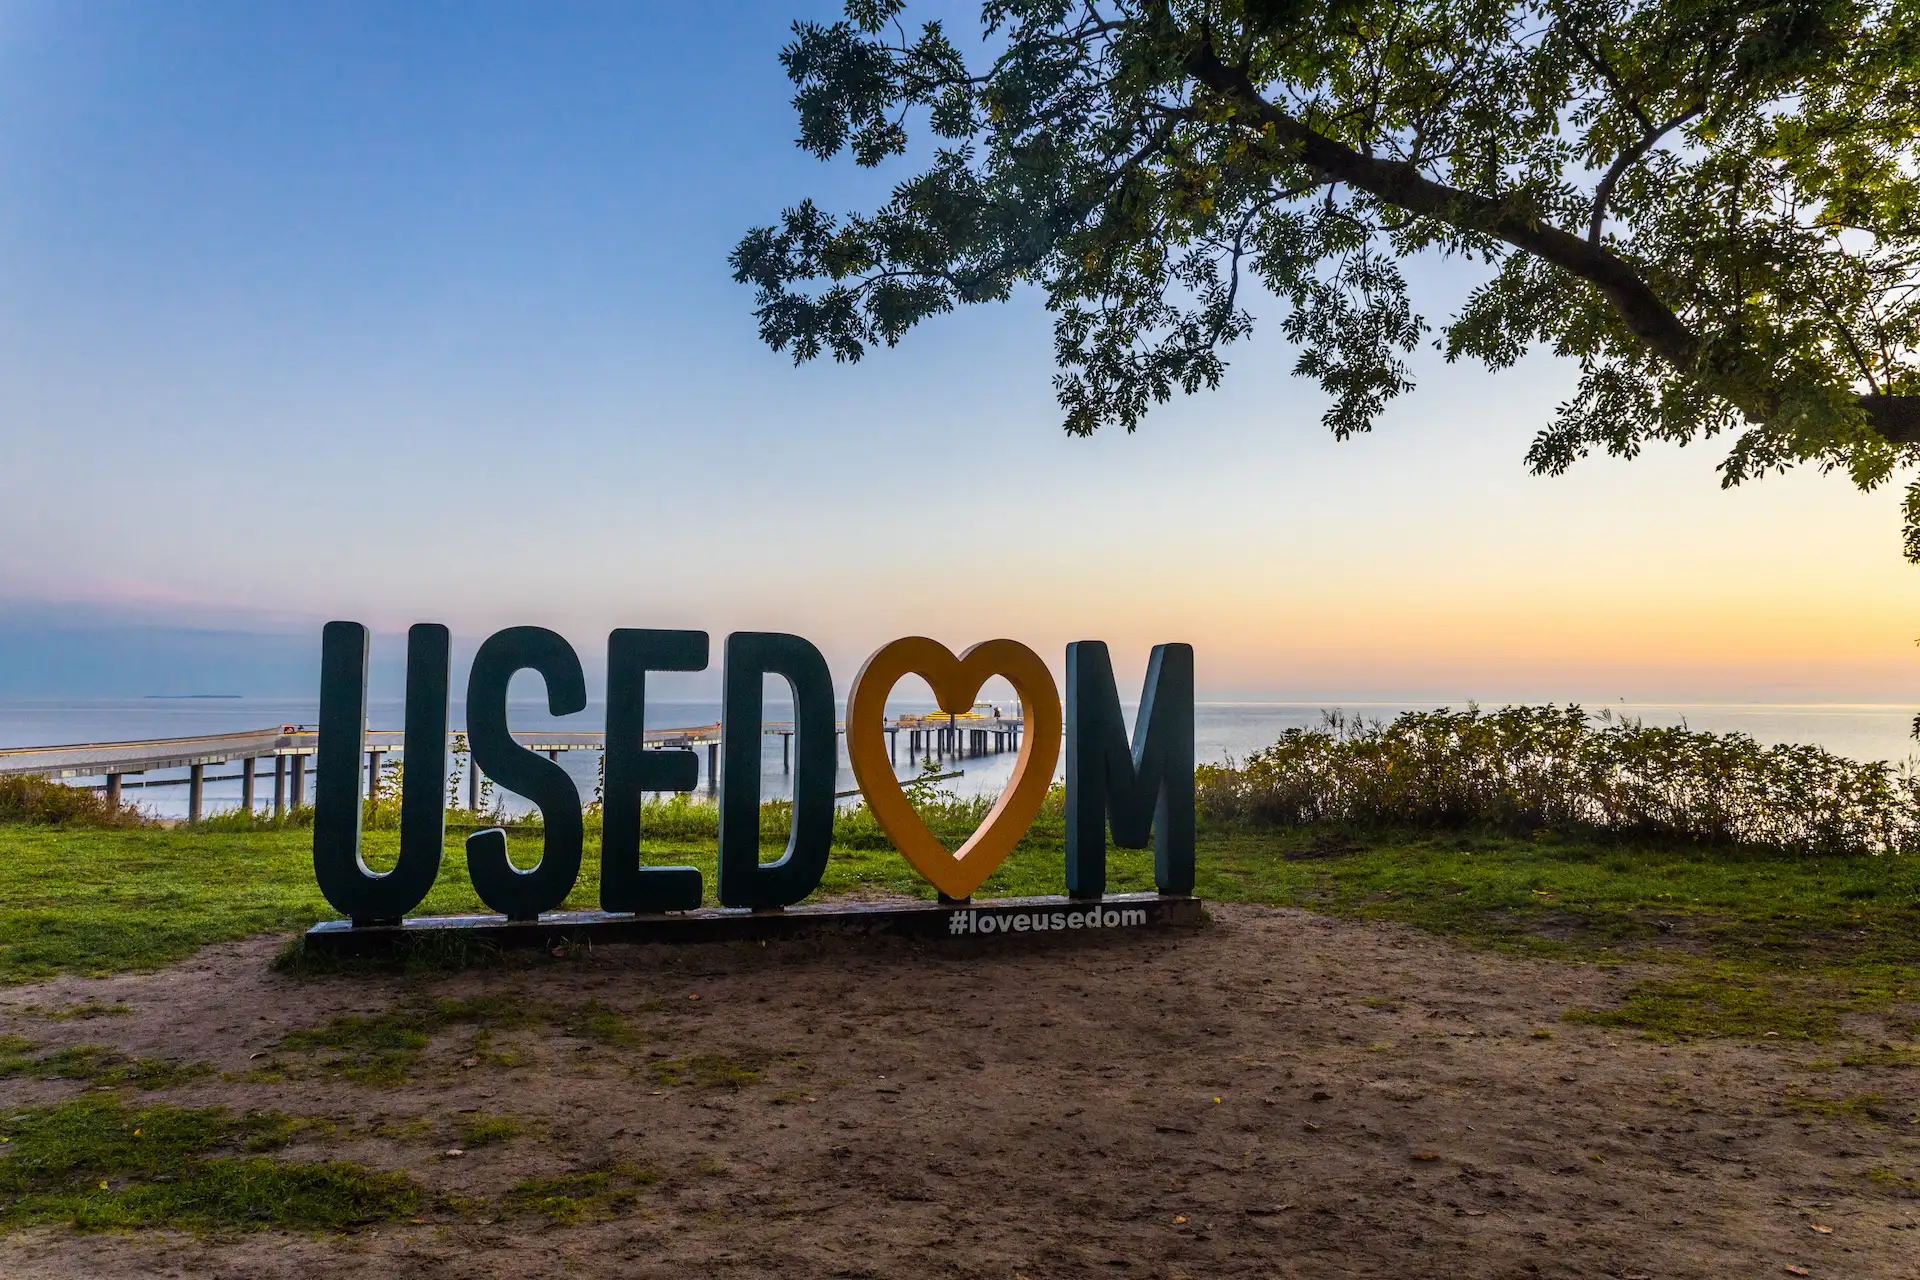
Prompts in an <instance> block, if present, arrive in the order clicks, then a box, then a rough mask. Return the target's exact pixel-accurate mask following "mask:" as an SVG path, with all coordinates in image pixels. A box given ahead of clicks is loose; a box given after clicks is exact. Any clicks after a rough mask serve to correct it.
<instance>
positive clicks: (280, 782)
mask: <svg viewBox="0 0 1920 1280" xmlns="http://www.w3.org/2000/svg"><path fill="white" fill-rule="evenodd" d="M286 812H287V758H286V757H285V756H283V755H276V756H274V758H273V816H274V817H276V818H279V817H283V816H285V814H286Z"/></svg>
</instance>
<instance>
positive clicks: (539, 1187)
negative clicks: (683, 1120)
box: [500, 1162, 663, 1226]
mask: <svg viewBox="0 0 1920 1280" xmlns="http://www.w3.org/2000/svg"><path fill="white" fill-rule="evenodd" d="M662 1177H663V1175H662V1174H661V1173H660V1171H659V1170H657V1169H652V1168H648V1167H646V1166H643V1165H635V1164H628V1163H625V1162H622V1163H617V1164H611V1165H607V1166H605V1167H604V1168H600V1169H594V1170H590V1171H588V1172H586V1173H569V1174H564V1175H562V1176H560V1177H557V1178H528V1179H525V1180H524V1181H522V1182H519V1183H516V1184H515V1185H514V1186H513V1188H512V1189H511V1190H510V1191H508V1192H507V1194H506V1195H504V1196H502V1197H501V1199H500V1210H501V1212H503V1213H507V1214H521V1215H538V1216H540V1217H544V1218H545V1219H546V1220H547V1221H548V1222H550V1223H552V1224H553V1225H554V1226H568V1225H571V1224H573V1223H576V1222H582V1221H585V1220H587V1219H589V1218H606V1217H612V1216H613V1215H614V1214H616V1213H620V1212H623V1211H624V1210H627V1209H630V1208H632V1207H633V1205H634V1204H636V1203H637V1202H638V1201H639V1199H640V1192H641V1190H643V1189H644V1188H646V1187H650V1186H653V1185H654V1184H656V1183H658V1182H660V1181H661V1179H662Z"/></svg>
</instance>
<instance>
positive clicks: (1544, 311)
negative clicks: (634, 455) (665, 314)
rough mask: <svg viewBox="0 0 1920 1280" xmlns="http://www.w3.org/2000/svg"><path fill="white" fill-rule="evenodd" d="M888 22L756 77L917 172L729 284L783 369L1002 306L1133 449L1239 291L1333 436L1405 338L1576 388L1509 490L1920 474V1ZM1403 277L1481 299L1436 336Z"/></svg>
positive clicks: (1210, 358) (1563, 2)
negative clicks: (1538, 481)
mask: <svg viewBox="0 0 1920 1280" xmlns="http://www.w3.org/2000/svg"><path fill="white" fill-rule="evenodd" d="M906 7H907V6H906V4H905V0H848V3H847V6H846V18H845V19H844V20H843V21H840V22H836V23H833V24H830V25H828V24H821V23H813V22H800V23H796V24H795V27H794V39H793V41H792V43H790V44H789V45H788V46H787V47H786V48H785V49H784V50H783V51H782V53H781V60H782V62H783V63H784V64H785V66H786V70H787V74H788V76H789V77H790V78H791V79H792V81H793V83H794V84H795V85H796V86H797V88H798V92H797V94H796V96H795V98H794V104H795V106H796V108H797V109H798V111H799V116H800V138H799V143H800V145H801V146H802V147H803V148H805V149H806V150H808V151H810V152H812V153H813V154H815V155H817V156H819V157H821V158H822V159H827V158H830V157H833V156H836V155H838V154H839V153H840V152H842V151H850V152H851V153H852V154H853V157H854V159H855V160H856V161H857V162H859V163H860V164H862V165H868V166H873V165H879V164H881V163H882V162H884V161H886V160H887V159H888V158H889V157H893V156H898V155H901V154H902V153H904V152H905V151H906V149H907V146H908V140H909V129H910V128H913V129H927V130H930V131H931V133H932V135H933V137H934V138H935V139H937V148H936V149H935V150H934V152H933V155H932V159H931V162H930V163H929V164H928V165H927V167H926V169H925V171H924V172H922V173H920V174H918V175H917V176H914V177H911V178H909V179H907V180H906V181H905V182H902V183H901V184H900V185H899V186H898V187H897V188H895V190H894V192H893V195H892V198H891V199H889V200H888V201H887V202H886V204H885V205H883V206H882V207H881V208H879V209H877V210H875V211H874V212H872V213H870V214H857V215H852V216H847V217H844V218H841V217H836V216H834V215H832V214H830V213H827V212H824V211H822V210H821V209H819V208H818V207H816V206H815V205H814V204H813V203H812V202H811V201H807V202H803V203H801V204H799V205H796V206H795V207H793V208H790V209H788V210H786V211H785V212H784V213H783V214H782V216H781V219H780V223H779V225H778V226H773V227H761V228H756V229H754V230H752V231H750V232H749V233H748V234H747V235H746V236H745V237H744V238H743V239H742V240H741V241H740V243H739V245H738V247H737V248H736V249H735V250H734V253H733V255H732V264H733V267H734V269H735V275H736V278H737V279H739V280H740V281H742V282H743V283H751V284H753V285H755V286H756V287H757V289H758V303H757V313H756V314H757V315H758V318H759V321H760V331H761V335H762V337H763V338H764V339H765V340H766V341H767V342H768V343H769V344H770V345H771V346H773V347H774V348H775V349H776V350H788V351H791V352H792V353H793V356H794V358H795V360H796V361H804V360H810V359H813V358H815V357H816V356H819V355H821V354H822V353H824V352H828V351H830V352H831V353H832V354H833V355H834V357H835V358H836V359H840V360H857V359H859V358H860V357H861V355H862V354H863V353H864V352H865V351H866V350H867V348H868V347H870V346H872V345H873V344H875V343H886V344H888V345H892V344H894V343H896V342H898V341H899V339H900V337H901V335H902V334H903V333H905V331H906V330H907V329H909V328H911V327H912V326H913V325H914V324H916V323H918V322H919V321H921V320H923V319H925V318H926V317H928V316H932V315H937V314H939V313H941V312H945V311H947V310H950V309H951V308H953V307H954V306H955V305H957V304H960V303H974V302H989V301H999V300H1003V299H1005V298H1006V297H1008V295H1009V294H1010V293H1011V292H1012V290H1013V288H1014V287H1015V286H1016V285H1019V284H1032V285H1036V286H1038V287H1039V288H1040V289H1042V290H1043V291H1044V292H1045V295H1046V300H1047V305H1048V307H1049V309H1050V310H1051V311H1052V312H1053V314H1054V316H1055V321H1054V344H1055V353H1056V359H1057V362H1058V365H1059V373H1058V375H1057V376H1056V378H1055V387H1056V390H1057V392H1058V396H1059V400H1060V405H1061V407H1062V409H1063V410H1064V412H1065V419H1066V421H1065V425H1066V429H1067V430H1068V431H1070V432H1074V433H1076V434H1086V433H1089V432H1092V431H1094V430H1095V429H1097V428H1098V427H1100V426H1102V425H1106V424H1110V423H1117V424H1120V425H1122V426H1124V427H1126V428H1127V429H1128V430H1132V429H1133V428H1134V427H1135V426H1136V425H1137V424H1138V423H1139V421H1140V419H1141V417H1142V415H1144V414H1145V413H1146V411H1147V410H1148V408H1149V407H1150V406H1151V405H1153V404H1155V403H1162V402H1165V401H1166V400H1168V399H1169V398H1170V397H1171V396H1172V394H1173V392H1174V390H1175V388H1178V389H1179V390H1181V391H1183V392H1187V393H1192V392H1195V391H1197V390H1199V389H1200V388H1202V387H1209V388H1211V387H1214V386H1216V385H1218V383H1219V381H1220V377H1221V374H1222V372H1223V370H1224V368H1225V364H1224V361H1223V358H1222V352H1223V350H1224V349H1225V348H1226V347H1227V346H1228V345H1230V344H1231V343H1233V342H1236V341H1238V340H1240V339H1241V338H1244V337H1246V336H1247V335H1248V334H1249V333H1250V332H1251V330H1252V327H1253V322H1254V317H1253V315H1252V312H1251V310H1250V309H1249V306H1248V301H1249V295H1250V294H1251V293H1252V292H1253V291H1252V290H1251V289H1250V288H1249V287H1248V286H1249V282H1250V281H1257V282H1259V284H1260V285H1261V286H1264V289H1265V290H1266V291H1267V293H1268V294H1270V295H1271V296H1272V297H1273V298H1275V299H1277V300H1278V302H1279V304H1280V306H1281V308H1282V310H1283V314H1282V316H1281V318H1280V327H1281V331H1282V332H1283V334H1284V335H1285V336H1286V338H1287V339H1288V340H1289V341H1291V342H1293V343H1294V344H1296V345H1297V346H1298V349H1299V357H1298V361H1297V363H1296V366H1295V369H1296V372H1297V373H1299V374H1302V375H1304V376H1307V377H1310V378H1313V379H1314V380H1316V381H1317V382H1318V383H1319V384H1320V385H1321V386H1322V387H1323V388H1325V390H1326V391H1327V393H1328V394H1329V395H1330V396H1331V398H1332V401H1331V405H1330V407H1329V408H1328V410H1327V412H1326V422H1327V425H1328V426H1329V427H1331V428H1332V430H1333V431H1334V433H1335V434H1336V435H1338V436H1341V437H1345V436H1347V435H1349V434H1351V433H1352V432H1355V431H1365V430H1368V429H1369V428H1370V427H1371V425H1372V423H1373V421H1374V419H1375V418H1376V417H1378V416H1379V414H1380V413H1381V411H1382V410H1383V409H1384V408H1385V407H1386V405H1387V403H1388V402H1389V401H1391V400H1392V399H1394V398H1395V397H1396V396H1399V395H1401V394H1402V393H1404V392H1406V391H1408V390H1410V389H1411V388H1412V385H1413V383H1412V379H1411V378H1410V376H1409V369H1408V364H1407V355H1408V353H1409V352H1411V351H1413V350H1414V349H1415V348H1416V347H1417V346H1418V344H1419V343H1420V342H1422V341H1423V340H1426V339H1427V338H1428V337H1429V335H1430V334H1431V335H1432V339H1433V341H1435V343H1436V345H1437V346H1438V347H1439V348H1440V349H1441V350H1442V351H1443V352H1444V353H1445V354H1446V357H1447V358H1448V359H1449V360H1457V359H1460V358H1462V357H1470V358H1473V359H1477V360H1480V361H1482V362H1484V363H1485V364H1486V365H1488V366H1489V367H1491V368H1494V369H1500V368H1504V367H1506V366H1508V365H1511V364H1513V363H1514V362H1515V361H1516V360H1517V359H1519V357H1520V356H1521V355H1522V354H1523V353H1524V352H1526V351H1527V350H1529V349H1530V348H1533V347H1535V346H1547V347H1550V348H1551V349H1552V350H1553V351H1554V352H1556V353H1557V354H1559V355H1561V356H1564V357H1567V358H1569V359H1571V360H1574V361H1577V362H1578V365H1579V370H1580V377H1579V383H1578V387H1577V389H1576V391H1575V392H1574V394H1573V396H1572V398H1571V399H1569V400H1568V401H1567V402H1566V403H1564V404H1562V405H1561V406H1560V407H1559V410H1558V412H1557V413H1556V415H1555V416H1554V419H1553V421H1552V422H1551V423H1550V424H1549V425H1547V426H1546V427H1545V428H1544V429H1543V430H1542V431H1541V432H1540V433H1539V435H1538V436H1537V437H1536V439H1535V440H1534V442H1533V445H1532V448H1531V449H1530V451H1529V453H1528V459H1527V460H1528V462H1529V464H1530V465H1531V466H1532V468H1533V469H1534V470H1536V471H1538V472H1546V473H1558V472H1560V471H1563V470H1564V469H1566V468H1567V467H1568V466H1569V465H1570V464H1571V463H1573V462H1574V461H1575V460H1576V459H1578V458H1580V457H1581V456H1583V455H1585V454H1587V453H1588V452H1590V451H1591V450H1594V449H1596V448H1599V449H1605V450H1606V451H1608V452H1610V453H1614V454H1618V455H1622V456H1628V457H1631V456H1633V455H1635V454H1636V453H1637V452H1638V451H1639V450H1640V448H1641V447H1642V445H1643V444H1644V443H1645V442H1647V441H1649V440H1666V441H1672V442H1676V443H1682V444H1684V443H1686V442H1687V441H1690V440H1693V439H1695V438H1698V437H1702V436H1714V435H1719V434H1721V433H1726V434H1727V435H1728V436H1729V438H1730V440H1731V449H1730V452H1729V453H1728V456H1727V457H1726V459H1725V461H1724V463H1723V464H1722V467H1721V471H1722V476H1723V479H1724V482H1725V483H1727V484H1737V483H1739V482H1740V481H1742V480H1745V479H1748V478H1751V477H1754V476H1757V475H1760V474H1763V473H1765V472H1767V471H1769V470H1784V469H1785V468H1787V467H1789V466H1792V465H1795V464H1798V463H1813V464H1815V465H1818V466H1819V467H1821V468H1823V469H1827V468H1836V467H1837V468H1842V469H1844V470H1845V471H1846V472H1847V473H1848V474H1849V475H1850V476H1851V477H1852V479H1853V480H1854V481H1855V482H1856V483H1857V484H1859V485H1861V486H1862V487H1872V486H1874V485H1877V484H1879V483H1881V482H1883V481H1885V480H1886V479H1888V478H1889V477H1890V476H1891V475H1892V474H1893V472H1894V471H1895V470H1896V469H1897V468H1898V467H1899V466H1900V465H1901V464H1902V463H1903V462H1905V461H1907V460H1908V458H1909V455H1910V454H1911V453H1912V449H1913V445H1914V443H1915V442H1917V441H1920V360H1917V359H1916V355H1915V347H1916V337H1917V336H1920V301H1917V300H1916V297H1915V289H1916V283H1920V281H1916V274H1915V255H1916V251H1917V250H1920V174H1917V170H1916V163H1915V160H1916V157H1915V138H1916V130H1917V129H1920V0H1880V2H1874V0H1647V2H1644V3H1635V2H1633V0H1541V2H1539V3H1525V4H1501V3H1490V2H1488V0H1318V2H1315V0H1092V2H1089V0H986V3H984V4H983V5H982V7H981V39H980V40H979V41H977V42H975V43H976V45H977V51H976V52H975V53H974V54H973V55H972V56H971V57H970V56H969V55H968V54H967V53H964V52H963V51H962V49H961V47H960V46H959V45H958V44H956V43H955V41H954V40H953V39H951V38H950V37H949V35H948V34H947V31H946V30H945V29H944V28H943V26H942V24H941V23H939V22H937V21H928V22H925V23H923V24H921V25H919V26H918V28H917V30H915V29H911V28H910V27H909V26H908V25H907V23H906V22H905V20H904V11H905V9H906ZM1418 254H1437V255H1443V256H1460V257H1464V258H1467V259H1469V260H1472V261H1474V262H1476V263H1481V264H1484V269H1485V280H1484V282H1483V283H1482V284H1480V285H1479V286H1478V287H1477V288H1475V289H1473V290H1472V292H1471V293H1470V294H1469V295H1468V296H1467V297H1466V298H1465V300H1464V302H1463V303H1462V304H1461V305H1460V306H1459V307H1458V309H1457V310H1456V311H1455V312H1454V313H1453V314H1452V315H1451V317H1450V318H1448V319H1447V320H1446V321H1445V322H1444V323H1442V324H1440V325H1439V326H1438V329H1437V332H1435V330H1434V328H1433V326H1431V325H1430V323H1429V322H1428V321H1427V320H1426V319H1425V318H1424V317H1423V316H1422V315H1421V313H1420V312H1419V311H1418V310H1416V308H1415V306H1414V301H1413V299H1412V298H1410V297H1409V295H1408V289H1407V282H1406V279H1405V276H1404V275H1403V273H1402V265H1401V264H1402V262H1403V261H1404V260H1405V259H1407V258H1409V257H1412V256H1414V255H1418ZM1908 511H1909V521H1908V550H1909V555H1910V556H1912V557H1914V558H1920V486H1916V487H1915V488H1913V489H1909V491H1908Z"/></svg>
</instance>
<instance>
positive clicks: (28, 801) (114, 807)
mask: <svg viewBox="0 0 1920 1280" xmlns="http://www.w3.org/2000/svg"><path fill="white" fill-rule="evenodd" d="M145 820H146V819H145V817H144V816H143V815H142V814H141V813H140V811H139V810H138V809H136V808H134V807H133V806H132V805H129V804H115V803H113V802H112V801H110V800H108V799H107V797H106V793H104V792H100V791H89V790H83V789H82V788H80V787H69V786H64V785H62V784H61V783H58V782H54V781H52V780H51V779H48V778H33V777H13V778H0V822H13V823H26V824H29V825H33V826H67V827H132V826H138V825H139V824H140V823H142V822H144V821H145Z"/></svg>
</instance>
